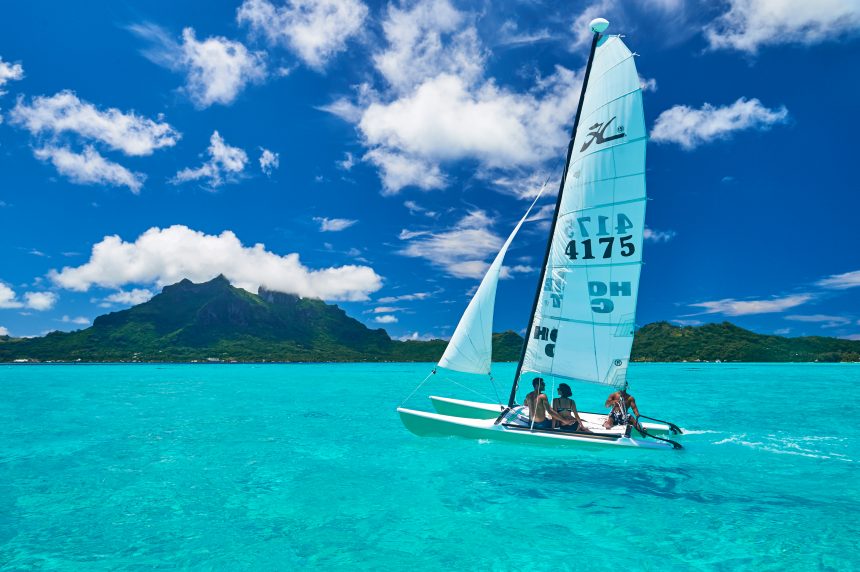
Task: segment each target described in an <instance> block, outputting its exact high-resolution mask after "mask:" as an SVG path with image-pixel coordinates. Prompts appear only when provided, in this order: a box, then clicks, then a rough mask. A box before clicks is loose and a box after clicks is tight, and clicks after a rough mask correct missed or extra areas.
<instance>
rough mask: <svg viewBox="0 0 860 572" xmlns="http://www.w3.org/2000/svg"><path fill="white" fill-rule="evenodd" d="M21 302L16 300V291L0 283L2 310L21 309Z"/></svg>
mask: <svg viewBox="0 0 860 572" xmlns="http://www.w3.org/2000/svg"><path fill="white" fill-rule="evenodd" d="M20 307H21V302H19V301H18V300H17V299H16V294H15V291H14V290H12V288H10V287H9V286H7V285H6V284H3V283H2V282H0V308H20Z"/></svg>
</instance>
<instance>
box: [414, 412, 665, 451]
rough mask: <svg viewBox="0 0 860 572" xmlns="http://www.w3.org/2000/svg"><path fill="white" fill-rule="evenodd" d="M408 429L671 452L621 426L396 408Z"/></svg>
mask: <svg viewBox="0 0 860 572" xmlns="http://www.w3.org/2000/svg"><path fill="white" fill-rule="evenodd" d="M397 412H398V413H399V414H400V419H401V421H402V422H403V425H405V426H406V428H407V429H409V430H410V431H412V432H413V433H415V434H416V435H456V436H459V437H466V438H471V439H491V440H495V441H511V442H517V443H528V444H532V445H542V446H548V447H636V448H640V449H672V448H673V446H672V444H670V443H668V442H665V441H657V440H651V439H642V438H634V437H628V436H626V435H625V432H626V431H625V429H626V428H624V427H615V428H613V429H611V430H601V431H600V433H597V432H595V433H591V434H589V433H568V432H563V431H552V430H549V431H546V430H533V429H529V428H527V427H512V426H510V425H503V424H498V425H497V424H496V423H495V419H469V418H466V417H454V416H451V415H441V414H439V413H430V412H427V411H415V410H413V409H404V408H402V407H398V408H397Z"/></svg>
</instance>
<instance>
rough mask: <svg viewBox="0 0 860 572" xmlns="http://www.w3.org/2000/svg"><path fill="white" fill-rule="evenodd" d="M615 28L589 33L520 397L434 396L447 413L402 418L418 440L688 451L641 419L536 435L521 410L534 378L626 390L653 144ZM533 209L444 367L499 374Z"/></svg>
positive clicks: (472, 305) (588, 418) (587, 417)
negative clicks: (499, 335)
mask: <svg viewBox="0 0 860 572" xmlns="http://www.w3.org/2000/svg"><path fill="white" fill-rule="evenodd" d="M608 26H609V22H607V21H606V20H604V19H603V18H597V19H595V20H593V21H592V22H591V23H590V29H591V31H592V33H593V38H592V43H591V51H590V53H589V58H588V64H587V65H586V69H585V77H584V79H583V84H582V92H581V94H580V98H579V104H578V107H577V113H576V117H575V119H574V124H573V131H572V136H571V140H570V144H569V146H568V153H567V161H566V163H565V168H564V171H563V174H562V177H561V185H560V187H559V191H558V197H557V201H556V208H555V215H554V217H553V220H552V224H551V227H550V233H549V238H548V241H547V248H546V254H545V257H544V264H543V266H542V268H541V275H540V279H539V280H538V284H537V291H536V293H535V298H534V304H533V306H532V312H531V315H530V317H529V323H528V326H527V328H526V341H525V344H524V345H523V352H522V355H521V357H520V361H519V364H518V365H517V370H516V374H515V376H514V381H513V387H512V388H511V392H510V398H509V400H508V402H507V403H506V404H502V403H498V404H493V403H482V402H474V401H465V400H459V399H451V398H445V397H439V396H431V398H430V399H431V402H432V404H433V407H434V408H435V409H436V412H427V411H417V410H414V409H406V408H403V407H400V408H398V409H397V411H398V413H399V414H400V418H401V420H402V421H403V424H404V425H405V426H406V427H407V428H408V429H409V430H410V431H412V432H413V433H416V434H419V435H427V434H443V435H460V436H465V437H471V438H478V439H494V440H507V441H519V442H525V443H536V444H544V445H601V446H623V447H639V448H654V449H667V448H668V449H671V448H676V449H678V448H681V446H680V445H679V444H678V443H677V442H675V441H672V440H671V439H668V438H667V437H666V434H668V433H680V429H678V427H677V426H675V425H673V424H671V423H667V422H660V421H659V420H653V421H655V422H654V423H642V422H641V416H640V427H641V430H639V429H636V428H634V425H633V424H630V423H627V424H622V425H616V426H615V427H613V428H611V429H605V428H604V426H603V423H604V420H605V419H606V415H605V414H596V413H580V417H581V418H582V420H583V422H584V426H585V428H587V429H589V432H586V431H561V430H559V429H536V428H535V427H534V424H533V423H529V422H528V418H529V417H528V412H527V410H526V411H525V415H524V414H523V410H524V409H525V408H524V407H523V406H518V405H517V390H518V388H519V385H520V383H521V380H523V379H524V378H527V379H526V381H524V382H523V386H524V387H525V386H526V385H530V381H531V379H532V378H534V377H542V378H547V379H550V380H552V381H553V383H557V382H562V381H572V382H590V383H598V384H603V385H606V386H609V387H612V388H615V389H626V388H627V366H628V362H629V360H630V351H631V348H632V345H633V330H634V317H635V312H636V297H637V294H638V290H639V274H640V270H641V267H642V238H643V233H644V229H645V202H646V199H647V198H646V195H645V145H646V141H647V136H646V132H645V117H644V112H643V108H642V89H641V87H640V84H639V75H638V73H637V72H636V64H635V62H634V58H633V53H632V52H631V51H630V50H629V49H628V48H627V46H625V45H624V42H623V41H622V40H621V38H620V37H619V36H612V35H606V34H604V32H605V31H606V29H607V27H608ZM539 196H540V195H539ZM539 196H538V198H539ZM537 200H538V199H537V198H536V199H535V202H537ZM534 204H535V203H532V205H531V206H530V207H529V209H528V211H526V214H525V215H524V216H523V218H522V219H521V220H520V221H519V223H518V224H517V225H516V227H515V228H514V230H513V232H512V233H511V235H510V236H509V237H508V239H507V241H505V243H504V245H503V246H502V249H501V250H500V251H499V253H498V255H497V256H496V258H495V260H494V261H493V263H492V264H491V265H490V267H489V270H488V271H487V274H486V275H485V276H484V279H483V280H482V282H481V284H480V286H479V287H478V289H477V291H476V292H475V295H474V297H473V298H472V300H471V301H470V302H469V305H468V307H467V308H466V311H465V313H464V314H463V317H462V318H461V319H460V322H459V324H458V325H457V328H456V330H455V331H454V335H453V336H452V337H451V340H450V342H449V343H448V346H447V348H446V349H445V353H444V354H443V356H442V358H441V359H440V360H439V363H438V367H440V368H445V369H450V370H454V371H460V372H467V373H475V374H483V375H489V374H490V363H491V354H492V323H493V310H494V305H495V297H496V285H497V283H498V280H499V275H500V273H501V270H502V263H503V261H504V257H505V254H506V252H507V250H508V247H509V246H510V244H511V242H512V241H513V239H514V236H516V234H517V232H518V231H519V229H520V227H521V226H522V224H523V223H524V222H525V220H526V219H527V218H528V216H529V213H530V211H531V209H532V207H534ZM436 371H437V370H436V369H434V370H433V373H431V374H430V376H428V378H430V377H432V376H433V375H434V374H435V373H436ZM425 381H426V379H425ZM422 384H423V382H422ZM419 387H420V386H419ZM413 393H414V392H413ZM524 418H525V422H524V421H523V419H524Z"/></svg>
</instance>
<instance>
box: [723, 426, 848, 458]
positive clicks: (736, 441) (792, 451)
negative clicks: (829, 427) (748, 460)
mask: <svg viewBox="0 0 860 572" xmlns="http://www.w3.org/2000/svg"><path fill="white" fill-rule="evenodd" d="M821 441H828V442H834V443H833V444H836V443H838V442H842V441H844V439H842V438H841V437H820V436H807V437H779V436H777V435H768V436H766V437H764V438H763V440H760V441H754V440H749V439H748V438H747V434H746V433H741V434H739V435H731V436H729V437H726V438H725V439H721V440H719V441H715V442H714V445H729V444H731V445H740V446H742V447H748V448H751V449H757V450H759V451H766V452H768V453H776V454H777V455H797V456H800V457H809V458H812V459H832V460H834V461H843V462H846V463H854V462H855V461H854V459H852V458H851V457H849V456H848V455H844V454H842V453H838V452H834V451H823V450H820V449H817V448H812V447H813V444H814V443H816V442H821Z"/></svg>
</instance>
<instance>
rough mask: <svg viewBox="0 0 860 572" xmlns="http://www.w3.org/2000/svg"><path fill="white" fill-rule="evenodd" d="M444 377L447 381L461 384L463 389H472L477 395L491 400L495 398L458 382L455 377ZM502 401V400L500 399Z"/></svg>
mask: <svg viewBox="0 0 860 572" xmlns="http://www.w3.org/2000/svg"><path fill="white" fill-rule="evenodd" d="M443 379H444V380H445V381H450V382H451V383H453V384H454V385H459V386H460V387H462V388H463V389H467V390H469V391H471V392H472V393H474V394H475V395H477V396H479V397H482V398H484V399H487V400H489V401H492V400H493V398H492V397H490V396H489V395H486V394H483V393H481V392H480V391H476V390H474V389H472V388H471V387H469V386H468V385H463V384H462V383H459V382H457V381H454V380H453V379H451V378H450V377H445V378H443ZM500 402H501V401H500Z"/></svg>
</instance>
